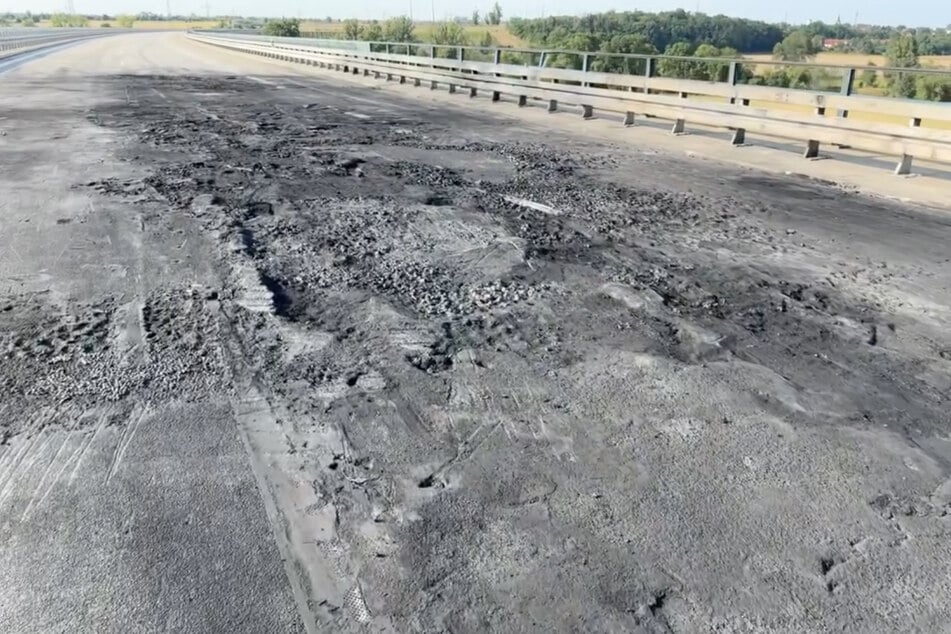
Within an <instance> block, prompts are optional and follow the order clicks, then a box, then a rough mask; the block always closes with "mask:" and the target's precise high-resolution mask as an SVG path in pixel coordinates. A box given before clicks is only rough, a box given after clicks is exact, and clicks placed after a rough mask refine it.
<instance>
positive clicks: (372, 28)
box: [361, 20, 383, 42]
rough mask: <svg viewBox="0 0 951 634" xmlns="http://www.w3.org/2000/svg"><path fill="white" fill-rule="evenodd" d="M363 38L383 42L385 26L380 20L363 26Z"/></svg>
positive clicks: (368, 40)
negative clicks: (381, 24)
mask: <svg viewBox="0 0 951 634" xmlns="http://www.w3.org/2000/svg"><path fill="white" fill-rule="evenodd" d="M361 39H363V40H364V41H367V42H382V41H383V27H382V26H380V23H379V22H377V21H376V20H373V21H372V22H370V23H369V24H368V25H366V26H365V27H364V28H363V33H362V37H361Z"/></svg>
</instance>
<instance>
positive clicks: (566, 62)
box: [545, 33, 598, 70]
mask: <svg viewBox="0 0 951 634" xmlns="http://www.w3.org/2000/svg"><path fill="white" fill-rule="evenodd" d="M558 48H561V49H565V50H568V51H579V52H580V51H596V50H598V40H597V38H596V37H594V36H593V35H588V34H585V33H574V34H572V35H569V36H568V37H567V38H565V40H564V41H562V42H561V43H559V44H558ZM545 65H546V66H550V67H552V68H570V69H574V70H581V69H582V68H583V66H584V56H583V55H580V54H576V53H555V54H553V55H550V56H548V59H546V60H545Z"/></svg>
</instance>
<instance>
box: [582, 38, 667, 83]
mask: <svg viewBox="0 0 951 634" xmlns="http://www.w3.org/2000/svg"><path fill="white" fill-rule="evenodd" d="M600 52H601V53H608V54H611V53H614V54H620V55H629V54H639V55H656V54H657V49H656V48H654V45H653V44H651V43H650V41H648V39H647V38H646V37H645V36H643V35H641V34H639V33H637V34H632V35H615V36H614V37H612V38H611V39H610V40H607V41H605V42H604V43H603V44H601V51H600ZM646 69H647V62H646V60H644V59H639V58H630V57H613V56H611V55H599V56H598V57H596V58H595V59H594V62H593V63H592V64H591V70H594V71H597V72H604V73H627V74H628V75H643V74H644V72H645V71H646Z"/></svg>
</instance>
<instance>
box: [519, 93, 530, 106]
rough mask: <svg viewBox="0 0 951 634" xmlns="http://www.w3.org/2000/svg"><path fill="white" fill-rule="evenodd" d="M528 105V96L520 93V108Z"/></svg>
mask: <svg viewBox="0 0 951 634" xmlns="http://www.w3.org/2000/svg"><path fill="white" fill-rule="evenodd" d="M527 105H528V97H526V96H525V95H519V96H518V107H519V108H524V107H525V106H527Z"/></svg>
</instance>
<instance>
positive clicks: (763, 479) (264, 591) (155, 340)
mask: <svg viewBox="0 0 951 634" xmlns="http://www.w3.org/2000/svg"><path fill="white" fill-rule="evenodd" d="M109 40H110V41H109V42H91V43H88V44H84V45H82V46H80V47H77V48H75V49H74V52H72V53H69V54H67V53H63V54H62V56H61V57H59V62H56V61H55V60H56V59H57V56H52V57H51V58H49V59H48V60H44V61H43V62H40V63H38V64H37V65H35V68H34V67H33V66H28V67H24V69H23V70H22V71H19V72H17V73H14V74H11V75H9V76H7V77H5V78H2V79H0V86H2V89H3V90H2V93H0V101H2V106H3V109H2V112H3V114H4V117H5V119H3V120H2V122H0V124H2V127H3V129H4V131H5V132H6V135H5V136H4V137H2V138H0V148H2V152H3V156H4V159H3V163H2V165H0V183H2V188H3V191H4V192H5V193H4V201H3V202H2V203H0V282H2V283H0V388H2V389H0V414H2V418H0V435H2V443H0V571H2V572H0V630H2V631H5V632H26V631H98V632H108V631H115V632H120V631H122V632H125V631H221V632H236V631H242V632H244V631H246V632H260V631H269V632H278V631H280V632H297V631H301V632H305V631H306V632H362V631H373V632H482V631H496V632H514V631H526V632H533V631H534V632H552V631H575V630H579V631H580V630H584V631H590V632H698V631H724V632H753V631H756V632H763V631H775V632H788V631H796V632H825V631H832V630H835V631H850V632H891V631H908V632H911V631H920V632H937V631H946V628H947V624H948V623H949V622H951V432H949V423H951V413H949V412H951V407H949V404H948V391H949V387H951V378H949V377H951V335H949V334H948V333H949V330H948V323H949V322H948V316H949V294H948V281H949V278H951V266H949V261H948V251H947V245H948V243H949V239H951V221H949V219H948V217H947V216H944V215H942V214H941V213H940V212H939V211H935V210H927V209H918V208H915V207H913V206H911V205H902V204H898V203H891V202H885V201H879V200H873V199H869V198H865V197H863V196H862V195H860V194H857V193H854V192H847V191H843V190H841V189H837V188H834V187H830V186H825V185H821V184H815V183H810V182H807V181H802V180H797V179H795V178H792V177H788V178H785V177H784V178H780V177H772V176H766V175H763V174H758V173H755V172H749V171H740V170H737V169H733V168H727V167H723V166H717V165H713V164H704V163H697V162H689V161H686V160H682V159H680V158H675V157H671V156H666V155H664V154H656V153H645V152H643V151H641V150H642V149H643V148H639V147H638V146H637V139H636V133H632V135H631V137H630V139H629V140H626V141H625V142H624V146H609V145H606V144H601V143H596V142H593V141H591V140H590V139H588V140H586V139H585V138H583V137H573V136H572V135H571V130H570V128H565V129H564V130H562V131H559V130H558V129H555V130H542V129H536V128H533V127H532V126H530V125H528V124H525V123H524V122H520V121H519V120H517V119H513V118H510V117H511V116H513V115H514V114H515V113H514V111H513V110H507V109H506V107H505V105H504V104H496V105H495V106H492V107H491V110H490V109H489V107H488V106H487V105H486V106H478V107H476V106H474V105H472V104H470V103H469V102H465V103H460V106H459V107H458V108H455V107H453V108H447V109H436V108H434V107H432V106H431V105H427V103H426V102H424V101H421V100H420V101H415V100H409V99H405V98H400V97H397V96H394V95H392V94H389V95H387V94H386V93H380V92H374V91H372V90H371V89H369V88H367V87H365V86H361V85H358V84H346V83H344V84H340V85H334V84H333V83H331V78H330V77H329V76H325V77H321V76H317V77H316V78H306V77H301V76H293V77H292V76H280V75H279V73H280V67H277V66H269V65H265V62H262V61H260V60H245V59H244V58H241V57H239V56H236V55H232V54H228V53H223V52H220V51H214V50H213V49H210V48H202V47H201V46H200V45H198V44H193V43H189V42H186V41H185V40H183V39H181V38H179V37H178V36H170V35H147V36H146V35H143V36H127V37H117V38H110V39H109ZM159 45H161V46H162V47H163V48H161V50H162V51H163V52H162V53H157V52H155V51H157V50H159ZM116 46H118V47H120V48H122V50H121V51H119V52H116V51H115V49H110V47H116ZM69 55H71V56H72V57H69ZM163 56H164V57H163ZM114 58H121V59H123V60H137V61H134V62H130V64H132V65H134V68H132V69H130V67H129V66H127V65H125V62H123V64H122V65H121V67H114V66H110V65H109V64H110V63H113V64H114V63H115V62H109V61H107V60H111V59H114ZM91 60H99V62H100V63H99V64H98V65H95V64H93V63H92V61H91ZM242 64H246V65H248V66H249V67H248V68H247V69H246V70H242ZM31 68H32V69H33V70H32V71H31V72H30V73H29V74H27V73H26V71H28V70H30V69H31ZM64 68H65V69H66V70H63V69H64ZM84 69H98V70H96V72H95V73H93V74H87V70H84ZM185 69H187V70H185ZM265 70H268V71H269V72H270V73H271V76H268V75H267V73H265V72H264V71H265ZM44 73H47V75H44ZM132 73H137V74H132ZM249 74H253V75H254V76H248V75H249ZM54 75H55V76H56V78H57V79H56V86H55V87H53V85H52V82H50V81H44V77H47V76H50V77H51V76H54Z"/></svg>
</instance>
